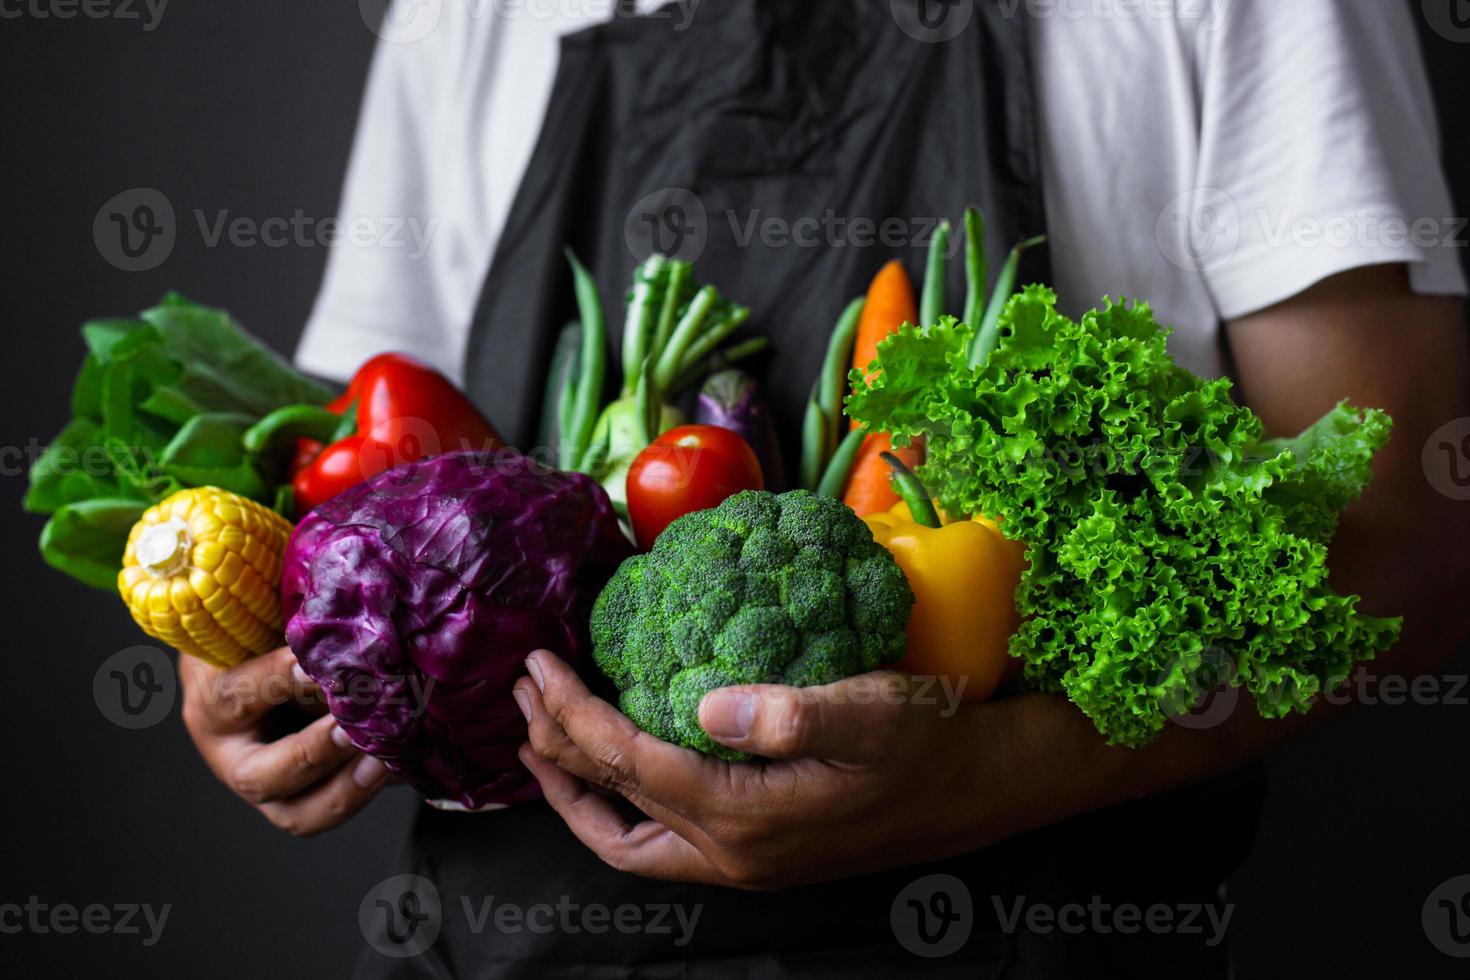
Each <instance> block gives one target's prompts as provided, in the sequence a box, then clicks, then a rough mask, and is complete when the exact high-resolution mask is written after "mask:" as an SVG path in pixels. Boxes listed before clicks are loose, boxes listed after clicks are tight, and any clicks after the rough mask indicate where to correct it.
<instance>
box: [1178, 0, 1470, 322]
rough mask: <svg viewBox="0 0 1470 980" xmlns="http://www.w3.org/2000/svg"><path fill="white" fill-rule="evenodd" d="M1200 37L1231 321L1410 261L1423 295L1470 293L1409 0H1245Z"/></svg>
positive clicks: (1212, 214)
mask: <svg viewBox="0 0 1470 980" xmlns="http://www.w3.org/2000/svg"><path fill="white" fill-rule="evenodd" d="M1200 43H1201V46H1202V47H1203V51H1202V54H1203V57H1202V58H1201V60H1200V78H1199V83H1200V90H1201V102H1200V106H1201V119H1200V157H1199V173H1198V185H1197V187H1198V192H1199V193H1200V194H1201V195H1202V197H1201V200H1203V201H1206V202H1207V203H1208V207H1209V209H1210V211H1209V214H1208V215H1207V216H1206V217H1208V219H1209V220H1208V222H1207V223H1208V224H1209V225H1210V229H1209V230H1210V232H1211V233H1212V234H1213V235H1215V236H1216V241H1217V242H1219V244H1220V247H1224V248H1228V249H1230V251H1229V252H1228V254H1229V256H1230V257H1229V258H1228V260H1225V261H1219V262H1214V261H1212V262H1210V263H1209V266H1210V267H1209V268H1207V269H1206V270H1205V275H1206V278H1207V282H1208V285H1209V288H1210V290H1211V291H1212V292H1213V294H1214V299H1215V303H1216V306H1217V308H1218V310H1219V312H1220V314H1221V316H1222V317H1223V318H1225V319H1230V318H1234V317H1239V316H1242V315H1244V314H1247V313H1251V312H1254V311H1257V310H1260V309H1263V308H1265V307H1268V306H1271V305H1272V304H1275V303H1278V302H1281V301H1282V300H1285V299H1288V298H1290V297H1292V296H1294V295H1296V294H1298V293H1300V292H1302V291H1303V290H1305V289H1307V288H1308V287H1310V286H1311V285H1313V284H1314V283H1317V282H1320V281H1321V280H1322V279H1324V278H1326V277H1328V276H1331V275H1334V274H1336V273H1339V272H1344V271H1346V270H1349V269H1353V268H1358V267H1361V266H1367V265H1377V264H1383V263H1408V265H1409V268H1410V276H1411V282H1412V284H1413V288H1414V289H1415V291H1416V292H1419V293H1423V294H1452V295H1455V294H1457V295H1464V293H1465V275H1464V270H1463V268H1462V266H1461V264H1460V261H1461V256H1462V255H1464V254H1465V251H1464V247H1463V243H1464V241H1465V229H1464V223H1463V222H1462V221H1460V220H1459V219H1457V218H1455V217H1453V215H1455V213H1456V212H1455V209H1454V207H1453V206H1452V204H1451V200H1450V193H1449V188H1448V185H1447V182H1446V180H1445V176H1444V172H1443V169H1442V166H1441V162H1440V144H1439V131H1438V127H1437V124H1436V120H1435V114H1434V104H1433V100H1432V99H1431V97H1430V89H1429V82H1428V78H1427V76H1426V72H1425V68H1424V64H1423V58H1422V53H1421V51H1420V49H1419V41H1418V37H1417V35H1416V33H1415V29H1414V24H1413V20H1412V18H1411V16H1410V13H1409V10H1408V6H1407V5H1406V4H1404V3H1399V2H1389V0H1290V2H1283V0H1230V2H1229V3H1228V4H1227V5H1224V6H1223V7H1222V8H1221V12H1220V16H1219V17H1218V18H1217V20H1216V22H1215V23H1213V24H1212V25H1211V26H1210V27H1209V29H1208V30H1207V32H1206V33H1205V34H1203V35H1202V38H1201V42H1200ZM1194 217H1195V219H1196V220H1198V219H1200V218H1201V215H1198V214H1197V215H1195V216H1194ZM1222 222H1223V223H1222ZM1237 233H1238V236H1237ZM1230 239H1235V240H1234V241H1233V242H1232V241H1230Z"/></svg>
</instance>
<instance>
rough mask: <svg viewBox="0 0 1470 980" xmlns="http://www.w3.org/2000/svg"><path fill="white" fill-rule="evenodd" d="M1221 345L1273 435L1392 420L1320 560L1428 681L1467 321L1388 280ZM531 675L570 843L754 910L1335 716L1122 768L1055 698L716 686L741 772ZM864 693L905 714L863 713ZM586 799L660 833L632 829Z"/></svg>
mask: <svg viewBox="0 0 1470 980" xmlns="http://www.w3.org/2000/svg"><path fill="white" fill-rule="evenodd" d="M1229 331H1230V333H1229V337H1230V341H1231V343H1232V346H1233V347H1234V350H1235V354H1236V360H1237V363H1238V365H1239V372H1238V373H1239V379H1240V382H1241V386H1242V393H1243V396H1244V397H1245V398H1246V399H1247V400H1249V402H1250V403H1251V405H1252V407H1254V408H1255V409H1256V411H1257V412H1259V413H1260V414H1261V416H1262V418H1263V419H1264V420H1265V423H1266V426H1267V430H1268V431H1269V432H1271V433H1273V434H1277V435H1294V434H1295V433H1297V432H1299V431H1301V430H1302V429H1304V428H1306V427H1307V426H1308V425H1309V424H1311V423H1312V422H1313V421H1315V420H1316V419H1317V418H1319V417H1320V416H1321V415H1323V414H1324V413H1326V412H1327V411H1328V410H1329V409H1330V408H1331V407H1332V406H1333V405H1335V404H1336V403H1337V402H1338V401H1339V400H1341V399H1343V398H1347V399H1349V400H1350V401H1352V402H1354V403H1355V404H1357V405H1360V406H1364V407H1368V406H1372V407H1379V408H1384V409H1387V410H1388V411H1389V412H1390V413H1391V414H1392V415H1393V416H1394V419H1395V423H1396V424H1395V429H1394V437H1393V440H1392V443H1391V445H1390V447H1389V448H1388V449H1387V450H1385V452H1384V453H1383V454H1381V456H1380V458H1379V459H1378V461H1377V465H1376V474H1377V475H1376V479H1375V482H1374V485H1373V487H1372V489H1371V490H1370V491H1369V492H1368V493H1367V494H1366V495H1365V496H1364V498H1363V499H1362V500H1361V501H1360V502H1359V503H1358V504H1356V505H1355V506H1354V507H1353V508H1352V509H1351V511H1350V512H1349V513H1348V514H1347V515H1345V519H1344V520H1343V522H1342V525H1341V527H1340V529H1339V531H1338V535H1337V539H1336V541H1335V542H1334V544H1333V547H1332V549H1331V551H1330V561H1331V566H1332V570H1333V577H1334V579H1335V581H1336V583H1337V585H1338V586H1339V588H1342V589H1344V590H1347V591H1351V592H1358V593H1360V594H1362V595H1363V597H1364V606H1365V608H1366V609H1367V610H1368V611H1370V612H1375V613H1381V614H1385V615H1403V616H1404V617H1405V619H1406V626H1405V630H1404V633H1403V638H1402V641H1401V642H1400V645H1399V647H1398V648H1397V649H1396V650H1395V651H1394V652H1393V653H1391V654H1390V655H1388V656H1387V657H1385V658H1384V660H1383V661H1382V666H1384V667H1388V668H1389V669H1392V670H1393V671H1395V672H1401V673H1418V672H1423V671H1432V670H1437V669H1439V668H1440V667H1442V666H1443V665H1444V664H1445V663H1446V662H1447V661H1448V659H1449V658H1450V657H1451V656H1453V655H1454V653H1455V652H1456V651H1457V650H1458V649H1459V648H1460V647H1461V646H1462V645H1463V644H1464V642H1465V640H1466V626H1465V624H1464V622H1463V617H1462V616H1461V615H1460V614H1459V609H1460V606H1461V604H1462V602H1463V596H1464V594H1465V592H1466V587H1467V584H1470V560H1467V556H1470V504H1467V503H1463V502H1456V501H1452V500H1449V499H1448V498H1446V497H1444V496H1442V495H1440V494H1439V493H1438V492H1437V491H1436V490H1435V489H1434V486H1433V485H1432V484H1431V483H1430V481H1429V479H1428V478H1427V476H1426V474H1425V472H1424V469H1423V466H1422V464H1421V450H1422V448H1423V446H1424V444H1425V441H1426V440H1427V439H1428V438H1429V436H1430V434H1431V433H1433V432H1434V431H1435V430H1436V429H1438V428H1439V427H1440V426H1441V425H1443V424H1444V423H1446V422H1448V421H1450V420H1452V419H1456V418H1461V417H1467V416H1470V354H1467V345H1466V333H1465V323H1464V319H1463V312H1462V307H1461V304H1460V302H1459V301H1458V300H1451V299H1434V298H1425V297H1418V296H1415V295H1413V294H1412V293H1411V292H1410V290H1409V289H1408V284H1407V278H1406V276H1405V272H1404V269H1403V268H1402V267H1401V266H1386V267H1378V268H1369V269H1362V270H1357V271H1354V272H1349V273H1345V274H1343V275H1340V276H1337V277H1335V278H1333V279H1330V280H1328V281H1326V282H1323V283H1321V284H1319V285H1318V286H1316V287H1314V288H1313V289H1311V290H1309V291H1307V292H1306V293H1304V294H1302V295H1301V296H1298V297H1296V298H1294V299H1292V300H1289V301H1287V302H1285V303H1282V304H1280V305H1279V306H1276V307H1274V308H1272V309H1270V310H1266V311H1264V312H1262V313H1259V314H1255V315H1253V316H1250V317H1247V318H1244V319H1242V320H1241V321H1239V322H1237V323H1233V324H1231V325H1230V327H1229ZM529 663H530V666H531V672H532V676H533V679H534V680H522V681H521V682H519V683H518V685H517V691H516V694H517V700H518V702H519V703H520V704H521V706H522V710H523V711H525V712H526V714H527V717H528V719H529V720H530V723H531V742H530V745H529V746H528V747H527V748H526V749H524V750H523V751H522V759H523V760H524V761H525V762H526V764H527V765H528V766H529V767H530V768H531V769H532V771H533V772H534V773H535V774H536V775H537V777H538V778H539V779H540V780H541V784H542V787H543V788H544V789H545V791H546V795H547V799H548V801H549V802H550V803H551V805H552V806H553V807H555V808H556V809H557V811H558V812H559V813H560V814H561V815H562V817H563V818H564V819H565V820H566V821H567V824H568V825H569V826H570V827H571V829H572V830H573V832H574V833H576V834H577V835H578V837H580V838H581V839H582V840H583V841H584V842H585V843H586V844H587V845H588V846H589V847H591V848H592V849H593V850H594V851H596V852H597V853H598V854H599V855H600V856H602V858H603V859H604V860H606V861H608V862H609V863H611V864H613V865H615V866H616V867H620V868H623V869H625V870H629V871H633V872H636V873H640V874H646V875H651V876H655V877H663V878H679V879H689V880H699V881H713V882H717V883H722V884H733V885H737V886H741V887H752V888H762V887H775V886H781V885H788V884H795V883H799V882H803V881H815V880H822V879H827V878H835V877H842V876H846V875H853V874H859V873H863V872H866V871H872V870H877V869H881V868H885V867H893V866H901V865H905V864H911V863H915V862H918V861H923V860H928V859H934V858H940V857H944V856H947V855H951V854H956V853H961V852H963V851H966V850H971V849H974V848H978V847H983V846H986V845H988V844H991V843H994V842H996V841H998V840H1001V839H1003V838H1005V837H1007V836H1010V835H1012V834H1015V833H1020V832H1023V831H1026V830H1029V829H1033V828H1035V827H1040V826H1044V825H1046V824H1049V823H1054V822H1056V821H1059V820H1063V819H1065V818H1067V817H1069V816H1073V815H1076V814H1079V813H1084V812H1087V811H1090V810H1094V809H1098V808H1101V807H1104V806H1108V805H1111V804H1115V803H1119V802H1122V801H1124V800H1127V799H1131V798H1137V797H1142V796H1148V795H1152V794H1155V793H1159V792H1163V791H1165V790H1168V789H1172V788H1175V787H1178V786H1181V785H1184V784H1186V783H1189V782H1193V781H1197V780H1200V779H1204V778H1207V777H1209V776H1212V775H1215V774H1218V773H1220V772H1223V771H1226V770H1228V769H1231V768H1234V767H1236V766H1239V765H1241V764H1244V763H1245V762H1248V761H1250V760H1251V759H1254V758H1256V757H1258V756H1259V755H1261V754H1262V753H1263V752H1265V751H1266V750H1268V749H1269V748H1270V747H1271V746H1272V745H1274V744H1276V743H1278V742H1280V741H1282V740H1284V739H1286V738H1289V737H1291V736H1292V735H1293V734H1294V733H1296V732H1298V731H1300V730H1301V728H1302V727H1303V726H1304V725H1306V724H1308V723H1314V724H1315V723H1317V722H1318V721H1320V719H1321V718H1322V717H1323V714H1324V712H1325V711H1326V709H1327V708H1329V707H1331V706H1330V705H1326V704H1323V705H1319V706H1318V707H1317V708H1316V709H1314V710H1313V711H1312V713H1311V714H1310V715H1308V716H1300V715H1294V716H1292V717H1291V718H1289V719H1286V720H1283V721H1266V720H1264V719H1262V718H1261V717H1260V715H1259V713H1258V712H1257V711H1256V710H1255V708H1254V706H1253V705H1252V704H1251V703H1250V700H1249V698H1248V697H1247V696H1245V695H1243V694H1241V695H1240V696H1239V699H1238V702H1237V704H1236V707H1235V709H1234V710H1232V711H1231V712H1230V713H1229V714H1228V716H1226V717H1225V718H1224V719H1223V720H1222V721H1221V723H1220V724H1218V725H1214V726H1212V727H1197V726H1186V725H1175V726H1170V727H1169V730H1168V731H1166V732H1165V733H1164V734H1163V735H1162V736H1161V737H1160V738H1159V740H1158V741H1157V742H1155V743H1154V744H1153V745H1150V746H1148V747H1147V748H1144V749H1136V750H1135V749H1125V748H1116V747H1109V746H1107V745H1106V744H1104V742H1103V740H1102V738H1101V736H1099V735H1098V733H1097V732H1096V731H1095V730H1094V729H1093V727H1092V725H1091V723H1090V722H1089V721H1088V720H1087V719H1086V718H1085V717H1084V716H1083V715H1082V713H1081V712H1079V711H1077V710H1076V708H1074V707H1073V706H1072V705H1071V704H1070V703H1068V702H1067V701H1066V700H1065V699H1063V698H1060V697H1053V696H1047V695H1036V694H1029V695H1023V696H1019V697H1013V698H1006V699H1003V700H1000V701H996V702H993V703H991V704H985V705H979V706H975V707H967V708H961V709H960V710H958V711H955V712H953V713H952V714H945V713H943V712H941V711H937V710H936V709H935V707H933V706H924V705H921V704H918V703H915V702H914V701H913V700H904V697H903V691H902V681H901V680H900V679H898V678H897V677H895V676H894V675H881V674H878V675H866V676H864V677H860V678H853V679H850V680H847V681H842V682H839V683H837V684H833V685H828V686H827V687H825V688H810V689H805V690H798V689H794V688H787V687H775V686H757V687H752V688H726V689H724V690H721V691H714V692H711V693H710V694H709V695H707V696H706V697H705V699H704V701H703V703H702V704H701V710H700V721H701V724H702V725H704V727H705V729H706V730H707V731H709V732H710V734H711V735H712V736H713V737H715V738H716V739H717V740H718V741H720V742H723V743H725V744H727V745H730V746H731V747H733V748H739V749H742V750H745V751H747V752H750V753H752V754H756V755H762V756H767V757H769V758H770V759H772V760H776V761H771V762H766V763H762V764H748V763H747V764H739V765H730V764H727V763H724V762H720V761H718V760H715V759H711V758H708V757H705V756H701V755H699V754H697V753H695V752H691V751H689V750H687V749H681V748H678V747H676V746H672V745H669V744H667V743H663V742H659V741H658V740H657V739H655V738H653V737H652V736H650V735H647V734H646V733H643V732H639V731H638V730H637V729H636V727H635V726H634V725H633V724H632V722H630V721H628V719H627V718H625V717H623V716H622V715H620V714H619V713H618V712H617V711H616V709H614V708H612V707H611V706H610V705H608V704H606V703H605V702H603V701H601V700H599V699H598V698H596V697H595V696H593V695H592V694H590V693H589V692H588V691H587V689H586V687H585V686H583V685H582V684H581V682H580V681H579V680H578V679H577V677H576V675H575V674H574V673H573V672H572V671H571V670H569V669H568V668H567V667H566V666H565V665H564V664H562V663H561V662H560V661H558V660H557V659H556V658H555V657H552V656H551V655H549V654H546V653H544V652H542V653H537V654H534V655H533V657H532V660H531V661H530V662H529ZM1379 669H1382V668H1381V667H1380V668H1379ZM895 685H897V687H895ZM875 686H886V687H887V688H889V689H890V690H891V692H892V693H893V694H894V695H896V696H895V697H879V698H874V697H872V696H871V690H872V689H873V688H874V687H875ZM587 784H595V785H600V786H603V787H605V788H609V789H612V790H615V791H617V792H618V793H620V794H622V795H623V796H624V797H625V798H627V799H629V800H630V801H632V802H633V803H634V804H635V805H637V806H638V807H639V808H640V809H641V810H642V811H643V812H644V813H645V814H647V815H648V817H649V819H647V820H643V821H641V822H635V821H630V820H628V819H627V817H626V816H625V815H624V814H622V813H621V812H620V811H618V810H617V809H616V808H615V807H613V806H612V805H611V804H610V803H609V802H608V800H607V798H606V797H604V796H602V795H600V794H598V793H596V792H593V791H591V790H589V789H588V787H587Z"/></svg>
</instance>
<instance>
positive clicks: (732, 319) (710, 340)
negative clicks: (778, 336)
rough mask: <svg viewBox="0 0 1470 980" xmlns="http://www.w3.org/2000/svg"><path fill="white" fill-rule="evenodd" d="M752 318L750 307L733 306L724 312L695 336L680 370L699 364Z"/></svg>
mask: <svg viewBox="0 0 1470 980" xmlns="http://www.w3.org/2000/svg"><path fill="white" fill-rule="evenodd" d="M749 319H750V307H748V306H732V307H730V309H729V310H728V311H727V312H725V313H723V314H722V315H721V316H720V317H719V319H717V320H716V321H715V322H714V323H712V324H711V325H710V326H709V327H708V328H706V329H705V331H704V333H702V334H700V335H699V336H698V337H696V338H695V340H694V342H693V343H692V344H690V345H689V349H688V350H686V351H685V352H684V356H683V358H681V359H680V361H679V370H681V371H682V370H684V369H685V368H688V367H691V366H692V365H695V364H698V363H699V362H700V361H701V360H703V359H704V358H705V357H707V356H708V355H709V352H710V351H712V350H714V349H715V348H716V347H718V346H720V344H721V343H723V342H724V340H725V338H726V337H728V336H730V335H731V334H732V333H734V332H735V331H736V330H739V329H740V328H741V327H742V326H744V324H745V321H747V320H749Z"/></svg>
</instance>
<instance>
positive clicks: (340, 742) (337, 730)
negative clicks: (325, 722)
mask: <svg viewBox="0 0 1470 980" xmlns="http://www.w3.org/2000/svg"><path fill="white" fill-rule="evenodd" d="M332 744H333V745H335V746H337V748H339V749H345V748H347V746H349V745H351V744H352V739H351V738H350V737H349V736H348V734H347V732H346V730H344V729H343V728H342V726H341V725H333V726H332Z"/></svg>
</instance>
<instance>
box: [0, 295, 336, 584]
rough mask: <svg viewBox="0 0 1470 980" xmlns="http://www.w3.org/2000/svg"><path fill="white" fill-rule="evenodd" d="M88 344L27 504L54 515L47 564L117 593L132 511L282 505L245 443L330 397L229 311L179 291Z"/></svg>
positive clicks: (89, 331)
mask: <svg viewBox="0 0 1470 980" xmlns="http://www.w3.org/2000/svg"><path fill="white" fill-rule="evenodd" d="M82 338H83V340H84V341H85V342H86V345H87V351H88V353H87V355H86V357H85V359H84V360H83V362H82V367H81V370H80V371H79V372H78V374H77V379H76V383H75V384H74V385H73V386H72V392H71V411H72V419H71V421H70V422H68V423H67V425H66V426H65V427H64V428H63V429H62V431H61V432H60V433H59V434H58V435H57V437H56V438H55V439H53V440H52V442H51V444H50V446H48V447H47V449H46V451H45V452H44V453H42V454H41V456H40V457H39V458H38V459H37V460H36V461H35V463H34V464H33V465H32V467H31V472H30V486H29V488H28V490H27V492H26V496H25V501H24V506H25V508H26V509H27V510H29V511H33V512H35V513H41V514H51V515H53V517H52V520H51V522H50V523H49V524H47V526H46V530H45V531H44V532H43V533H42V539H41V548H42V552H43V554H44V555H45V557H46V560H47V561H48V562H50V563H51V564H52V565H54V566H56V567H57V568H59V569H61V570H62V571H64V572H67V573H68V574H70V575H72V576H73V577H75V578H78V579H80V580H81V581H84V582H87V583H88V584H90V585H97V586H99V587H101V588H107V589H112V588H115V581H114V580H115V576H116V572H117V564H118V560H120V559H121V556H122V550H123V545H124V543H125V541H126V537H127V533H128V530H129V529H130V528H131V526H132V522H131V521H128V522H126V523H124V522H123V517H125V516H126V515H128V514H131V513H133V511H134V510H136V511H137V512H138V513H141V510H142V508H143V507H146V506H147V505H148V504H151V503H156V502H157V501H159V500H162V499H163V498H164V497H166V496H168V495H169V494H171V493H173V492H174V491H176V490H179V489H182V488H183V487H188V486H205V485H209V486H218V487H222V488H224V489H226V490H232V491H234V492H235V493H239V494H242V495H243V496H246V497H249V498H251V499H254V500H258V501H260V502H262V503H266V504H271V503H273V502H274V501H276V500H277V498H278V492H277V488H276V486H275V485H274V483H273V481H272V480H271V479H269V478H268V474H269V471H268V469H266V468H263V465H262V462H261V460H260V459H258V458H257V457H256V456H255V455H254V454H251V453H250V452H249V451H248V450H247V448H246V447H245V446H244V444H243V441H242V435H243V434H244V432H245V431H246V430H248V429H249V428H250V426H251V425H253V424H254V423H255V422H256V421H257V420H258V419H259V418H260V417H261V416H263V415H266V414H269V413H270V412H272V411H273V410H275V409H277V408H280V407H281V406H283V405H287V404H291V405H297V404H305V405H321V404H324V403H326V402H327V401H328V400H330V398H331V397H332V395H331V392H329V391H328V390H327V389H326V388H323V387H322V386H320V385H318V384H316V383H315V382H312V381H310V380H308V379H307V378H305V377H303V376H302V375H300V374H298V373H297V372H295V371H294V370H292V369H291V368H290V367H289V366H288V365H287V364H285V363H284V362H283V361H281V360H280V359H279V358H278V357H276V355H275V354H273V353H271V352H270V351H269V350H268V349H267V348H266V347H264V346H262V345H261V344H260V343H259V342H258V341H256V340H255V339H254V338H252V337H250V336H249V335H248V334H246V333H245V332H244V331H243V330H242V329H241V328H240V327H239V326H238V325H237V324H235V322H234V321H233V320H231V319H230V317H229V315H228V314H226V313H224V312H221V311H219V310H211V309H208V308H206V307H202V306H198V305H195V304H194V303H191V302H189V301H188V300H185V299H183V298H181V297H179V296H177V295H170V296H168V297H166V298H165V299H164V301H163V303H162V304H161V305H159V306H158V307H157V308H155V309H152V310H149V311H147V312H146V313H144V314H142V316H141V318H139V319H127V318H113V319H100V320H93V321H90V322H88V323H86V324H85V325H83V327H82ZM124 505H126V506H124ZM133 519H134V520H136V515H135V516H134V518H133Z"/></svg>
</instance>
